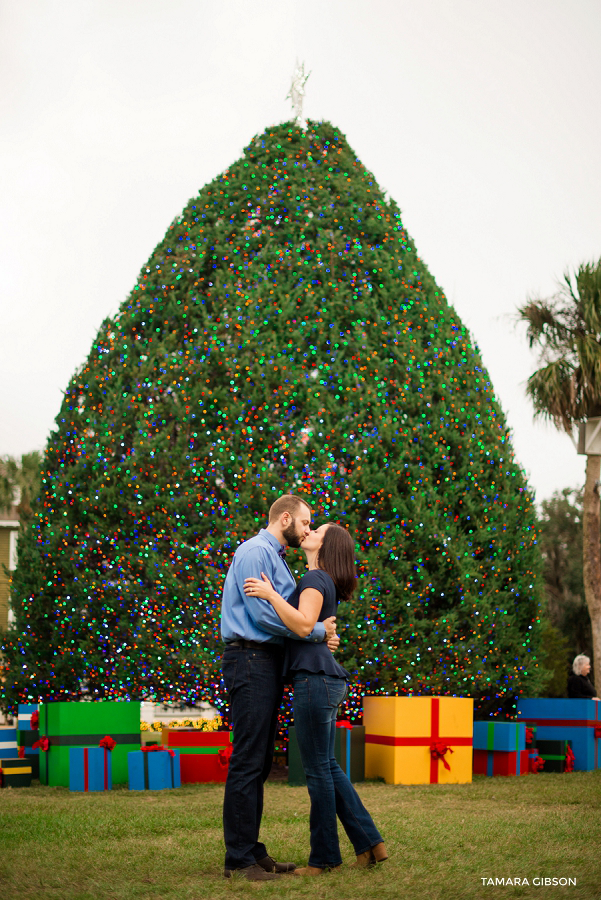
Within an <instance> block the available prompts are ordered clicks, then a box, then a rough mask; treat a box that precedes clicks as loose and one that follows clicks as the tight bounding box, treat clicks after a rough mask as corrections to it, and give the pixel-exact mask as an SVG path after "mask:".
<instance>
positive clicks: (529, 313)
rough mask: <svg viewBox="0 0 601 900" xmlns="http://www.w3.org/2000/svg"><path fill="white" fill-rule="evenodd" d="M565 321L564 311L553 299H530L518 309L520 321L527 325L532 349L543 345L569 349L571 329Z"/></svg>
mask: <svg viewBox="0 0 601 900" xmlns="http://www.w3.org/2000/svg"><path fill="white" fill-rule="evenodd" d="M563 320H564V314H563V311H562V310H561V309H560V308H558V306H557V304H556V303H555V302H554V299H553V298H551V299H550V300H537V299H530V300H528V302H527V303H526V304H525V305H524V306H521V307H519V308H518V321H521V322H525V323H526V324H527V331H526V335H527V338H528V342H529V344H530V346H531V347H534V345H535V344H541V345H546V346H547V347H548V348H549V347H553V348H555V349H560V348H564V349H565V348H567V346H569V344H570V343H571V329H570V327H569V325H567V324H566V323H565V322H564V321H563Z"/></svg>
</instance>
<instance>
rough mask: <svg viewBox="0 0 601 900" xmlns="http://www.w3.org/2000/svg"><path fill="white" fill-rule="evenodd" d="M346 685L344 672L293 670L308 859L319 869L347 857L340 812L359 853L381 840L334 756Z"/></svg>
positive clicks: (335, 863) (347, 831) (295, 721)
mask: <svg viewBox="0 0 601 900" xmlns="http://www.w3.org/2000/svg"><path fill="white" fill-rule="evenodd" d="M346 691H347V684H346V681H345V680H344V679H343V678H333V677H332V676H331V675H315V674H311V673H309V672H298V673H296V674H295V675H294V725H295V728H296V735H297V738H298V746H299V749H300V754H301V759H302V762H303V768H304V770H305V775H306V776H307V788H308V790H309V796H310V798H311V815H310V819H309V826H310V829H311V854H310V856H309V865H310V866H315V867H317V868H320V869H325V868H328V867H329V868H333V867H334V866H339V865H340V863H341V862H342V857H341V856H340V845H339V843H338V828H337V823H336V816H337V815H338V818H339V819H340V821H341V822H342V825H343V827H344V830H345V831H346V833H347V835H348V838H349V840H350V842H351V844H352V845H353V848H354V850H355V853H356V854H357V855H358V854H360V853H365V852H366V851H367V850H369V849H370V848H371V847H375V845H376V844H379V843H380V841H381V840H382V837H381V835H380V832H379V831H378V829H377V828H376V826H375V825H374V822H373V819H372V817H371V816H370V814H369V813H368V811H367V810H366V809H365V807H364V806H363V803H362V802H361V800H360V799H359V795H358V794H357V791H356V790H355V788H354V787H353V785H352V784H351V782H350V781H349V779H348V778H347V776H346V775H345V774H344V772H343V771H342V769H341V768H340V766H339V765H338V763H337V762H336V759H335V757H334V741H335V738H336V712H337V710H338V707H339V706H340V704H341V703H342V701H343V700H344V698H345V696H346Z"/></svg>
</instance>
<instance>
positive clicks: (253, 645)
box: [225, 638, 284, 651]
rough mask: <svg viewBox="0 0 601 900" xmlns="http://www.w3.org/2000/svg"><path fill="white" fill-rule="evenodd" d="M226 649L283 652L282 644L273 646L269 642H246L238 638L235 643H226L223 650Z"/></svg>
mask: <svg viewBox="0 0 601 900" xmlns="http://www.w3.org/2000/svg"><path fill="white" fill-rule="evenodd" d="M228 647H236V648H241V647H244V649H245V650H272V651H274V650H283V649H284V647H283V646H282V644H274V643H272V642H271V641H263V642H261V641H247V640H245V639H244V638H238V639H237V640H235V641H226V644H225V648H226V650H227V648H228Z"/></svg>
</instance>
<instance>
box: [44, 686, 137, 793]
mask: <svg viewBox="0 0 601 900" xmlns="http://www.w3.org/2000/svg"><path fill="white" fill-rule="evenodd" d="M39 732H40V739H41V740H42V739H44V738H46V739H47V740H48V750H47V752H44V751H42V752H41V753H40V781H41V782H42V784H49V785H53V786H55V785H63V786H64V787H69V750H70V748H71V747H80V748H83V747H90V746H92V747H97V746H98V744H99V743H100V741H101V740H102V738H103V737H105V736H106V735H109V736H110V737H111V738H113V740H114V741H116V747H114V749H113V750H112V751H111V753H112V757H111V762H112V778H113V781H114V783H115V784H127V754H128V753H129V752H130V751H132V750H139V749H140V703H139V701H136V702H128V701H125V700H100V701H94V702H90V703H86V702H82V703H63V702H57V703H43V704H41V705H40V728H39Z"/></svg>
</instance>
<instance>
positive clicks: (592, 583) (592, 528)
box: [582, 456, 601, 696]
mask: <svg viewBox="0 0 601 900" xmlns="http://www.w3.org/2000/svg"><path fill="white" fill-rule="evenodd" d="M600 473H601V456H587V457H586V482H585V485H584V503H583V508H582V528H583V544H582V546H583V556H584V558H583V574H584V596H585V597H586V604H587V606H588V611H589V615H590V617H591V626H592V631H593V655H594V664H595V670H594V672H593V673H592V675H593V681H594V682H595V688H596V689H597V696H599V691H600V689H601V528H600V526H601V521H600V512H601V511H600V507H599V476H600Z"/></svg>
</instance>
